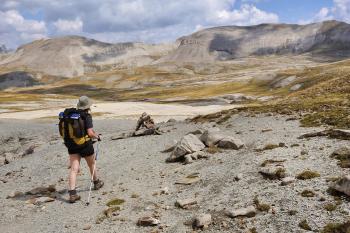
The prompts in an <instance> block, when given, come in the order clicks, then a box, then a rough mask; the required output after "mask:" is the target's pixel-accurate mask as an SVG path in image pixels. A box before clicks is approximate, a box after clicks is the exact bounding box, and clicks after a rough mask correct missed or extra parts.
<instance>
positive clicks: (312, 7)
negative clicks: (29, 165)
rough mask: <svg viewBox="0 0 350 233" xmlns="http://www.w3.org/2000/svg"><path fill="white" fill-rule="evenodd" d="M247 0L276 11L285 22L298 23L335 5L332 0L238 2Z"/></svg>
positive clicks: (265, 8)
mask: <svg viewBox="0 0 350 233" xmlns="http://www.w3.org/2000/svg"><path fill="white" fill-rule="evenodd" d="M242 2H243V3H242ZM247 2H251V3H254V4H255V5H256V6H257V8H259V9H261V10H264V11H267V12H274V13H276V14H277V15H278V16H279V18H280V21H281V22H283V23H298V22H299V21H300V20H308V19H311V18H312V17H313V16H314V15H316V14H317V13H318V12H319V11H320V9H322V8H323V7H327V8H331V7H332V6H333V1H332V0H260V1H254V0H252V1H244V0H243V1H242V0H240V1H238V2H237V4H238V5H241V4H245V3H247Z"/></svg>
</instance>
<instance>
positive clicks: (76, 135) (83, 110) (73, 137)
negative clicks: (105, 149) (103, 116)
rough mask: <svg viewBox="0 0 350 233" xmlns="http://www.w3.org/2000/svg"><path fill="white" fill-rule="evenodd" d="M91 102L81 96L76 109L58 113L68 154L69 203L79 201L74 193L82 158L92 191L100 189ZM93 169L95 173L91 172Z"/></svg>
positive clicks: (97, 137) (78, 197)
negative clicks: (91, 176)
mask: <svg viewBox="0 0 350 233" xmlns="http://www.w3.org/2000/svg"><path fill="white" fill-rule="evenodd" d="M91 105H92V101H91V100H90V99H89V98H88V97H87V96H81V97H80V98H79V102H78V104H77V107H76V108H68V109H65V111H64V112H61V113H60V123H59V130H60V134H61V136H62V138H63V139H64V144H65V145H66V147H67V149H68V153H69V161H70V172H69V190H68V192H69V202H70V203H74V202H76V201H78V200H80V196H79V195H78V194H77V191H76V178H77V174H78V172H79V170H80V160H81V158H84V159H85V161H86V163H87V165H88V167H89V170H90V173H91V175H92V174H93V183H94V190H98V189H100V188H102V186H103V185H104V183H103V181H102V180H100V179H98V178H97V174H96V167H95V163H96V161H95V152H94V147H93V139H95V140H98V141H101V138H100V136H99V135H98V134H97V133H96V132H95V131H94V130H93V124H92V117H91V114H90V112H91V109H90V107H91ZM94 168H95V171H93V170H94Z"/></svg>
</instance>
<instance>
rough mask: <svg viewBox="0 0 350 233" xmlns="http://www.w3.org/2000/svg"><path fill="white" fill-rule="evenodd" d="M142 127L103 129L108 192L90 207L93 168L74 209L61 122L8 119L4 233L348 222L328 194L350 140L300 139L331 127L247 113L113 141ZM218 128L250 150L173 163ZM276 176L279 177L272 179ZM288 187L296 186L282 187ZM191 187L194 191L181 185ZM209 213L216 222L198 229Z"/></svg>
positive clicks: (115, 123) (0, 203) (0, 189)
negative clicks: (182, 145) (177, 148)
mask: <svg viewBox="0 0 350 233" xmlns="http://www.w3.org/2000/svg"><path fill="white" fill-rule="evenodd" d="M289 118H290V117H289ZM134 126H135V122H133V121H126V120H98V121H96V122H95V129H96V130H97V131H98V132H99V133H102V134H103V135H104V136H103V141H102V142H101V144H100V157H99V160H98V162H97V164H98V174H99V175H100V177H101V178H102V179H103V180H104V181H105V186H104V187H103V188H102V189H101V190H99V191H94V192H93V194H92V200H91V203H90V205H89V206H86V205H85V202H86V200H87V196H88V188H89V174H88V171H87V167H86V164H85V163H84V162H83V163H82V170H81V174H80V176H79V177H78V190H79V194H80V195H81V196H82V200H81V201H80V202H78V203H75V204H69V203H67V198H68V194H67V190H66V188H67V178H68V171H69V170H68V155H67V152H66V149H65V147H64V146H63V145H62V142H61V139H60V138H59V137H58V132H57V125H56V123H54V122H53V123H40V122H34V121H9V120H1V121H0V139H1V148H0V155H1V156H2V157H1V158H3V159H2V162H3V163H6V164H5V165H2V166H1V167H0V178H1V179H0V207H1V208H0V231H1V232H3V233H7V232H11V233H13V232H89V231H90V232H192V231H193V230H194V229H193V227H192V225H193V223H194V225H199V226H200V225H204V227H203V229H201V230H203V231H204V232H244V233H245V232H252V233H253V232H307V231H308V230H309V231H315V232H316V231H322V230H323V228H324V227H325V226H326V225H327V224H329V223H342V222H345V221H346V220H347V219H348V216H349V212H350V209H349V202H348V200H347V199H346V198H345V197H344V196H342V197H338V196H332V195H331V193H330V192H328V191H327V190H328V188H329V186H330V185H331V183H332V180H334V179H335V177H339V176H343V175H347V174H349V173H348V169H346V168H341V167H339V166H338V165H337V160H335V159H334V158H331V157H330V155H331V154H332V153H333V152H334V151H335V150H336V149H339V148H341V147H343V146H347V145H348V141H346V140H339V139H329V138H327V137H313V138H306V139H298V137H299V136H301V135H302V134H305V133H310V132H314V131H320V130H323V129H322V128H301V127H300V126H299V122H298V121H296V120H290V119H289V120H287V117H284V116H280V115H271V114H267V115H262V114H261V115H254V116H251V115H248V114H247V113H239V114H236V115H234V116H232V117H231V118H230V119H229V120H228V121H226V122H225V123H223V124H220V125H216V124H215V123H205V124H194V123H188V122H168V123H163V124H161V129H162V130H163V131H164V132H165V133H164V134H163V135H160V136H158V135H155V136H145V137H137V138H127V139H122V140H111V137H112V136H113V135H115V134H120V133H122V132H128V131H129V130H131V129H133V128H134ZM212 128H218V129H220V130H221V131H220V132H221V133H222V134H224V135H227V136H232V137H234V138H237V139H240V140H241V141H242V142H243V143H244V144H245V146H244V147H243V148H242V149H239V150H231V149H230V150H225V149H220V148H217V147H214V146H211V147H210V148H205V149H204V150H203V151H204V154H205V155H206V156H208V158H207V159H205V158H204V159H198V160H194V161H192V163H190V164H187V165H184V164H183V163H182V162H174V163H166V162H165V161H166V159H167V158H168V157H169V156H170V153H171V152H169V153H162V152H161V151H163V150H164V149H167V148H169V147H171V146H173V145H174V143H175V142H174V141H175V140H176V141H179V140H180V139H181V138H182V137H183V136H184V135H186V134H187V133H189V132H193V131H195V130H198V129H212ZM0 162H1V161H0ZM262 164H263V166H264V167H263V166H262ZM270 171H272V173H273V172H274V171H275V176H271V174H270V176H269V174H267V175H266V173H269V172H270ZM305 171H309V172H308V173H307V174H308V175H307V176H305V177H306V178H312V176H310V174H309V173H311V171H313V172H314V173H312V174H313V175H314V178H312V179H305V180H303V179H297V178H295V177H299V178H301V176H298V175H299V174H300V173H302V172H305ZM261 172H262V173H265V175H263V174H262V173H261ZM318 174H319V176H318ZM272 175H274V174H272ZM267 176H269V178H270V179H269V178H267ZM284 177H287V178H288V179H285V178H284ZM184 178H186V179H185V180H184ZM282 180H284V182H286V183H288V184H286V185H284V186H282V185H281V182H282ZM184 181H186V182H188V183H190V184H187V185H184V184H176V183H181V182H184ZM39 187H42V188H41V189H35V188H39ZM33 189H34V190H33ZM16 191H17V192H16ZM40 196H41V198H40ZM116 199H118V200H116ZM111 200H112V201H113V200H114V202H113V203H109V206H111V208H112V209H111V208H110V209H108V208H109V207H108V206H107V203H108V202H110V201H111ZM123 201H124V202H123ZM176 202H178V204H177V205H175V203H176ZM186 202H188V203H189V204H188V205H186ZM179 205H180V207H179ZM181 206H182V207H181ZM246 207H248V209H247V211H245V210H244V209H243V210H240V211H241V213H240V212H239V211H238V212H237V211H236V210H239V209H241V208H246ZM118 209H120V210H118ZM242 211H243V212H246V213H242ZM202 214H209V215H210V216H209V215H204V216H201V217H202V219H197V221H194V220H193V219H194V218H195V217H197V216H199V215H202ZM237 215H238V216H237ZM239 215H248V216H239ZM143 217H152V218H154V219H152V218H151V219H150V218H148V219H142V220H143V221H139V223H140V224H147V223H153V224H154V225H155V226H139V225H138V224H137V223H138V220H140V218H143ZM201 221H204V223H201ZM200 227H201V226H200ZM307 229H308V230H307ZM344 232H345V231H344Z"/></svg>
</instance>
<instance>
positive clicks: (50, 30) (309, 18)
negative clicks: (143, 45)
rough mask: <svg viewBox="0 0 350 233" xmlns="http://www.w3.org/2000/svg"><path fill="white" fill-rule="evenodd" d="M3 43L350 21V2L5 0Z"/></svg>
mask: <svg viewBox="0 0 350 233" xmlns="http://www.w3.org/2000/svg"><path fill="white" fill-rule="evenodd" d="M0 19H1V20H0V44H5V45H7V46H8V47H10V48H16V47H17V46H19V45H21V44H23V43H28V42H31V41H33V40H36V39H40V38H50V37H57V36H64V35H81V36H86V37H89V38H94V39H97V40H101V41H106V42H125V41H143V42H148V43H159V42H171V41H174V40H176V39H177V38H178V37H180V36H183V35H187V34H191V33H193V32H195V31H198V30H201V29H203V28H207V27H215V26H221V25H254V24H260V23H297V24H307V23H313V22H320V21H324V20H332V19H335V20H340V21H345V22H348V23H349V22H350V0H99V1H96V0H84V1H83V0H1V4H0Z"/></svg>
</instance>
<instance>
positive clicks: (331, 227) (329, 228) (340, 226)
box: [321, 221, 350, 233]
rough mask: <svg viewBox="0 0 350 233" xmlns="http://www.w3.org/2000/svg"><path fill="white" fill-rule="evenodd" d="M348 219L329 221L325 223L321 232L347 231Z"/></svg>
mask: <svg viewBox="0 0 350 233" xmlns="http://www.w3.org/2000/svg"><path fill="white" fill-rule="evenodd" d="M349 232H350V221H347V222H345V223H329V224H327V225H326V226H325V227H324V228H323V230H322V231H321V233H349Z"/></svg>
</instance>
